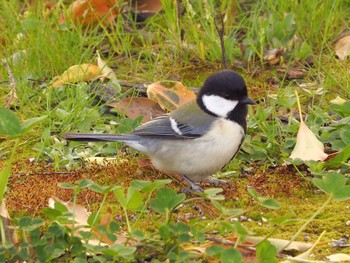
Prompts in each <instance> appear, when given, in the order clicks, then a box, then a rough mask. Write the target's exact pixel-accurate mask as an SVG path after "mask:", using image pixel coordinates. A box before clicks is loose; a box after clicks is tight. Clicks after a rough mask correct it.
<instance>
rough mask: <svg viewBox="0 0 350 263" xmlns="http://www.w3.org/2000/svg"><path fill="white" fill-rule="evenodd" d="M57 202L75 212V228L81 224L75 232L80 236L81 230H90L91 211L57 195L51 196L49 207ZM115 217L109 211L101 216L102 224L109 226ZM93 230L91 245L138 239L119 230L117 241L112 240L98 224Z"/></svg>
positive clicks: (114, 243)
mask: <svg viewBox="0 0 350 263" xmlns="http://www.w3.org/2000/svg"><path fill="white" fill-rule="evenodd" d="M55 202H59V203H61V204H63V205H64V206H65V207H66V208H67V210H68V211H69V212H70V213H72V214H73V216H74V221H75V222H76V224H75V225H74V227H75V228H77V226H80V227H79V228H77V230H75V231H74V234H75V235H77V236H79V235H80V231H82V230H84V231H90V228H89V227H87V226H88V218H89V216H90V214H91V213H90V212H89V211H88V210H87V209H86V208H85V207H83V206H81V205H79V204H75V205H74V204H73V203H72V202H65V201H62V200H61V199H59V198H57V197H51V198H50V199H49V207H51V208H54V204H55ZM113 219H114V217H113V216H112V215H111V214H109V213H107V214H104V215H102V216H101V217H100V222H99V223H100V225H103V226H105V227H106V226H108V225H109V223H110V222H111V221H112V220H113ZM92 232H93V236H92V238H90V239H89V240H88V243H89V244H90V245H101V246H103V245H107V244H108V245H110V246H111V245H116V244H125V243H126V242H127V241H128V242H129V244H135V243H136V241H135V240H134V239H130V238H128V236H127V234H126V233H125V232H118V238H117V239H116V241H114V242H112V241H111V240H110V239H109V238H108V236H107V235H106V234H104V233H102V232H100V231H98V228H97V226H96V227H94V228H93V230H92Z"/></svg>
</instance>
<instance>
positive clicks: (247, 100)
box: [241, 96, 256, 105]
mask: <svg viewBox="0 0 350 263" xmlns="http://www.w3.org/2000/svg"><path fill="white" fill-rule="evenodd" d="M241 103H243V104H250V105H254V104H256V103H255V102H254V100H252V99H251V98H249V97H248V96H247V97H245V98H244V99H243V100H241Z"/></svg>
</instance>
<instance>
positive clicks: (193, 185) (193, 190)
mask: <svg viewBox="0 0 350 263" xmlns="http://www.w3.org/2000/svg"><path fill="white" fill-rule="evenodd" d="M182 178H183V179H184V180H185V181H186V182H187V183H188V184H189V185H190V186H191V188H192V191H190V192H197V193H198V192H200V193H203V192H204V190H203V188H202V187H200V186H199V185H198V184H195V183H194V182H192V181H191V180H190V179H189V178H188V177H187V176H186V175H182Z"/></svg>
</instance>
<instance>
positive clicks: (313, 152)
mask: <svg viewBox="0 0 350 263" xmlns="http://www.w3.org/2000/svg"><path fill="white" fill-rule="evenodd" d="M295 94H296V96H297V102H298V107H299V114H300V127H299V131H298V134H297V141H296V144H295V147H294V149H293V151H292V153H291V155H290V156H289V158H291V159H301V160H303V161H324V160H325V159H326V158H327V156H328V155H327V154H326V153H325V152H324V145H323V143H322V142H320V141H319V140H318V139H317V137H316V136H315V134H313V132H312V131H311V130H310V129H309V127H307V125H306V124H305V122H304V120H303V117H302V114H301V106H300V101H299V96H298V93H297V92H295Z"/></svg>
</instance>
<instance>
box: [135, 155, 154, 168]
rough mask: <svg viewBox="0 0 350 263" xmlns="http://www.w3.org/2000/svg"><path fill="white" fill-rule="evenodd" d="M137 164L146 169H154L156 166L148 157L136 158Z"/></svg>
mask: <svg viewBox="0 0 350 263" xmlns="http://www.w3.org/2000/svg"><path fill="white" fill-rule="evenodd" d="M136 162H137V166H138V167H140V168H144V169H149V170H154V169H155V168H154V166H153V165H152V162H151V160H150V159H148V158H137V160H136Z"/></svg>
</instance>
